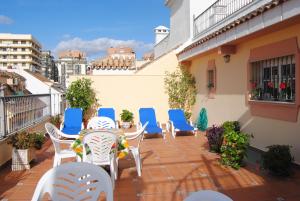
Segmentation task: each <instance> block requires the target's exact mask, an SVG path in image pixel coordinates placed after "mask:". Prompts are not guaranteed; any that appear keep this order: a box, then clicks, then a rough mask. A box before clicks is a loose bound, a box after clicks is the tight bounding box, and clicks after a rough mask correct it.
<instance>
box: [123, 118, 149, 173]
mask: <svg viewBox="0 0 300 201" xmlns="http://www.w3.org/2000/svg"><path fill="white" fill-rule="evenodd" d="M147 125H148V122H146V123H145V124H144V126H143V127H142V128H141V129H139V130H137V131H136V132H133V133H124V135H125V136H126V139H127V140H134V139H138V144H137V147H134V146H129V150H130V152H131V153H132V155H133V158H134V161H135V165H136V170H137V173H138V176H139V177H140V176H141V175H142V163H141V156H140V144H141V141H142V139H143V137H144V133H145V129H146V127H147Z"/></svg>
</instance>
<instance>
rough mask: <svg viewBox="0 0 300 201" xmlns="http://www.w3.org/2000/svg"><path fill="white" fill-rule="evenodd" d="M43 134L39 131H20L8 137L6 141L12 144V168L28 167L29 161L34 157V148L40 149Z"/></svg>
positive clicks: (43, 139)
mask: <svg viewBox="0 0 300 201" xmlns="http://www.w3.org/2000/svg"><path fill="white" fill-rule="evenodd" d="M44 141H45V136H44V135H43V134H40V133H28V132H26V131H22V132H20V133H16V134H15V135H12V136H10V137H9V139H8V141H7V143H8V144H11V145H12V146H13V150H12V170H13V171H16V170H23V169H30V162H31V161H32V160H34V159H35V149H41V147H42V144H43V143H44Z"/></svg>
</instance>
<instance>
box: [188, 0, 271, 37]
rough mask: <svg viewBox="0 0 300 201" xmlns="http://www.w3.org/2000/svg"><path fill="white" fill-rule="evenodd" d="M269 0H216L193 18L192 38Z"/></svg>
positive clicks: (269, 0)
mask: <svg viewBox="0 0 300 201" xmlns="http://www.w3.org/2000/svg"><path fill="white" fill-rule="evenodd" d="M268 2H271V0H261V1H260V0H218V1H217V2H215V3H214V4H213V5H211V6H210V7H209V8H208V9H206V10H205V11H204V12H203V13H201V14H200V15H199V16H198V17H196V18H195V19H194V38H198V37H200V36H204V35H206V33H208V32H210V31H211V30H212V29H214V28H217V27H218V25H222V26H224V25H226V24H227V23H230V22H232V20H234V19H236V17H239V16H241V15H243V14H247V13H249V12H251V11H253V10H255V9H257V8H259V7H260V6H261V5H263V4H266V3H268Z"/></svg>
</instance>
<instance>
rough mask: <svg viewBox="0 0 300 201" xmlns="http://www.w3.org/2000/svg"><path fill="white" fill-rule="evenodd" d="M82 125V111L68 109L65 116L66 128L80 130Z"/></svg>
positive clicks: (79, 109)
mask: <svg viewBox="0 0 300 201" xmlns="http://www.w3.org/2000/svg"><path fill="white" fill-rule="evenodd" d="M81 124H82V109H81V108H67V109H66V110H65V114H64V127H66V128H78V127H81Z"/></svg>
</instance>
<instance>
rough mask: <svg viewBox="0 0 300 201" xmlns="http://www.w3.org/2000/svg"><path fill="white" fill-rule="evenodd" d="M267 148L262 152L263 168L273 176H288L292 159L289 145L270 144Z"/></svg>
mask: <svg viewBox="0 0 300 201" xmlns="http://www.w3.org/2000/svg"><path fill="white" fill-rule="evenodd" d="M267 148H268V149H269V150H268V151H267V152H266V153H264V154H263V168H264V169H267V170H269V171H270V173H271V174H273V175H275V176H283V177H286V176H290V175H291V170H292V162H293V160H294V158H293V157H292V155H291V150H290V146H288V145H272V146H269V147H267Z"/></svg>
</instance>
